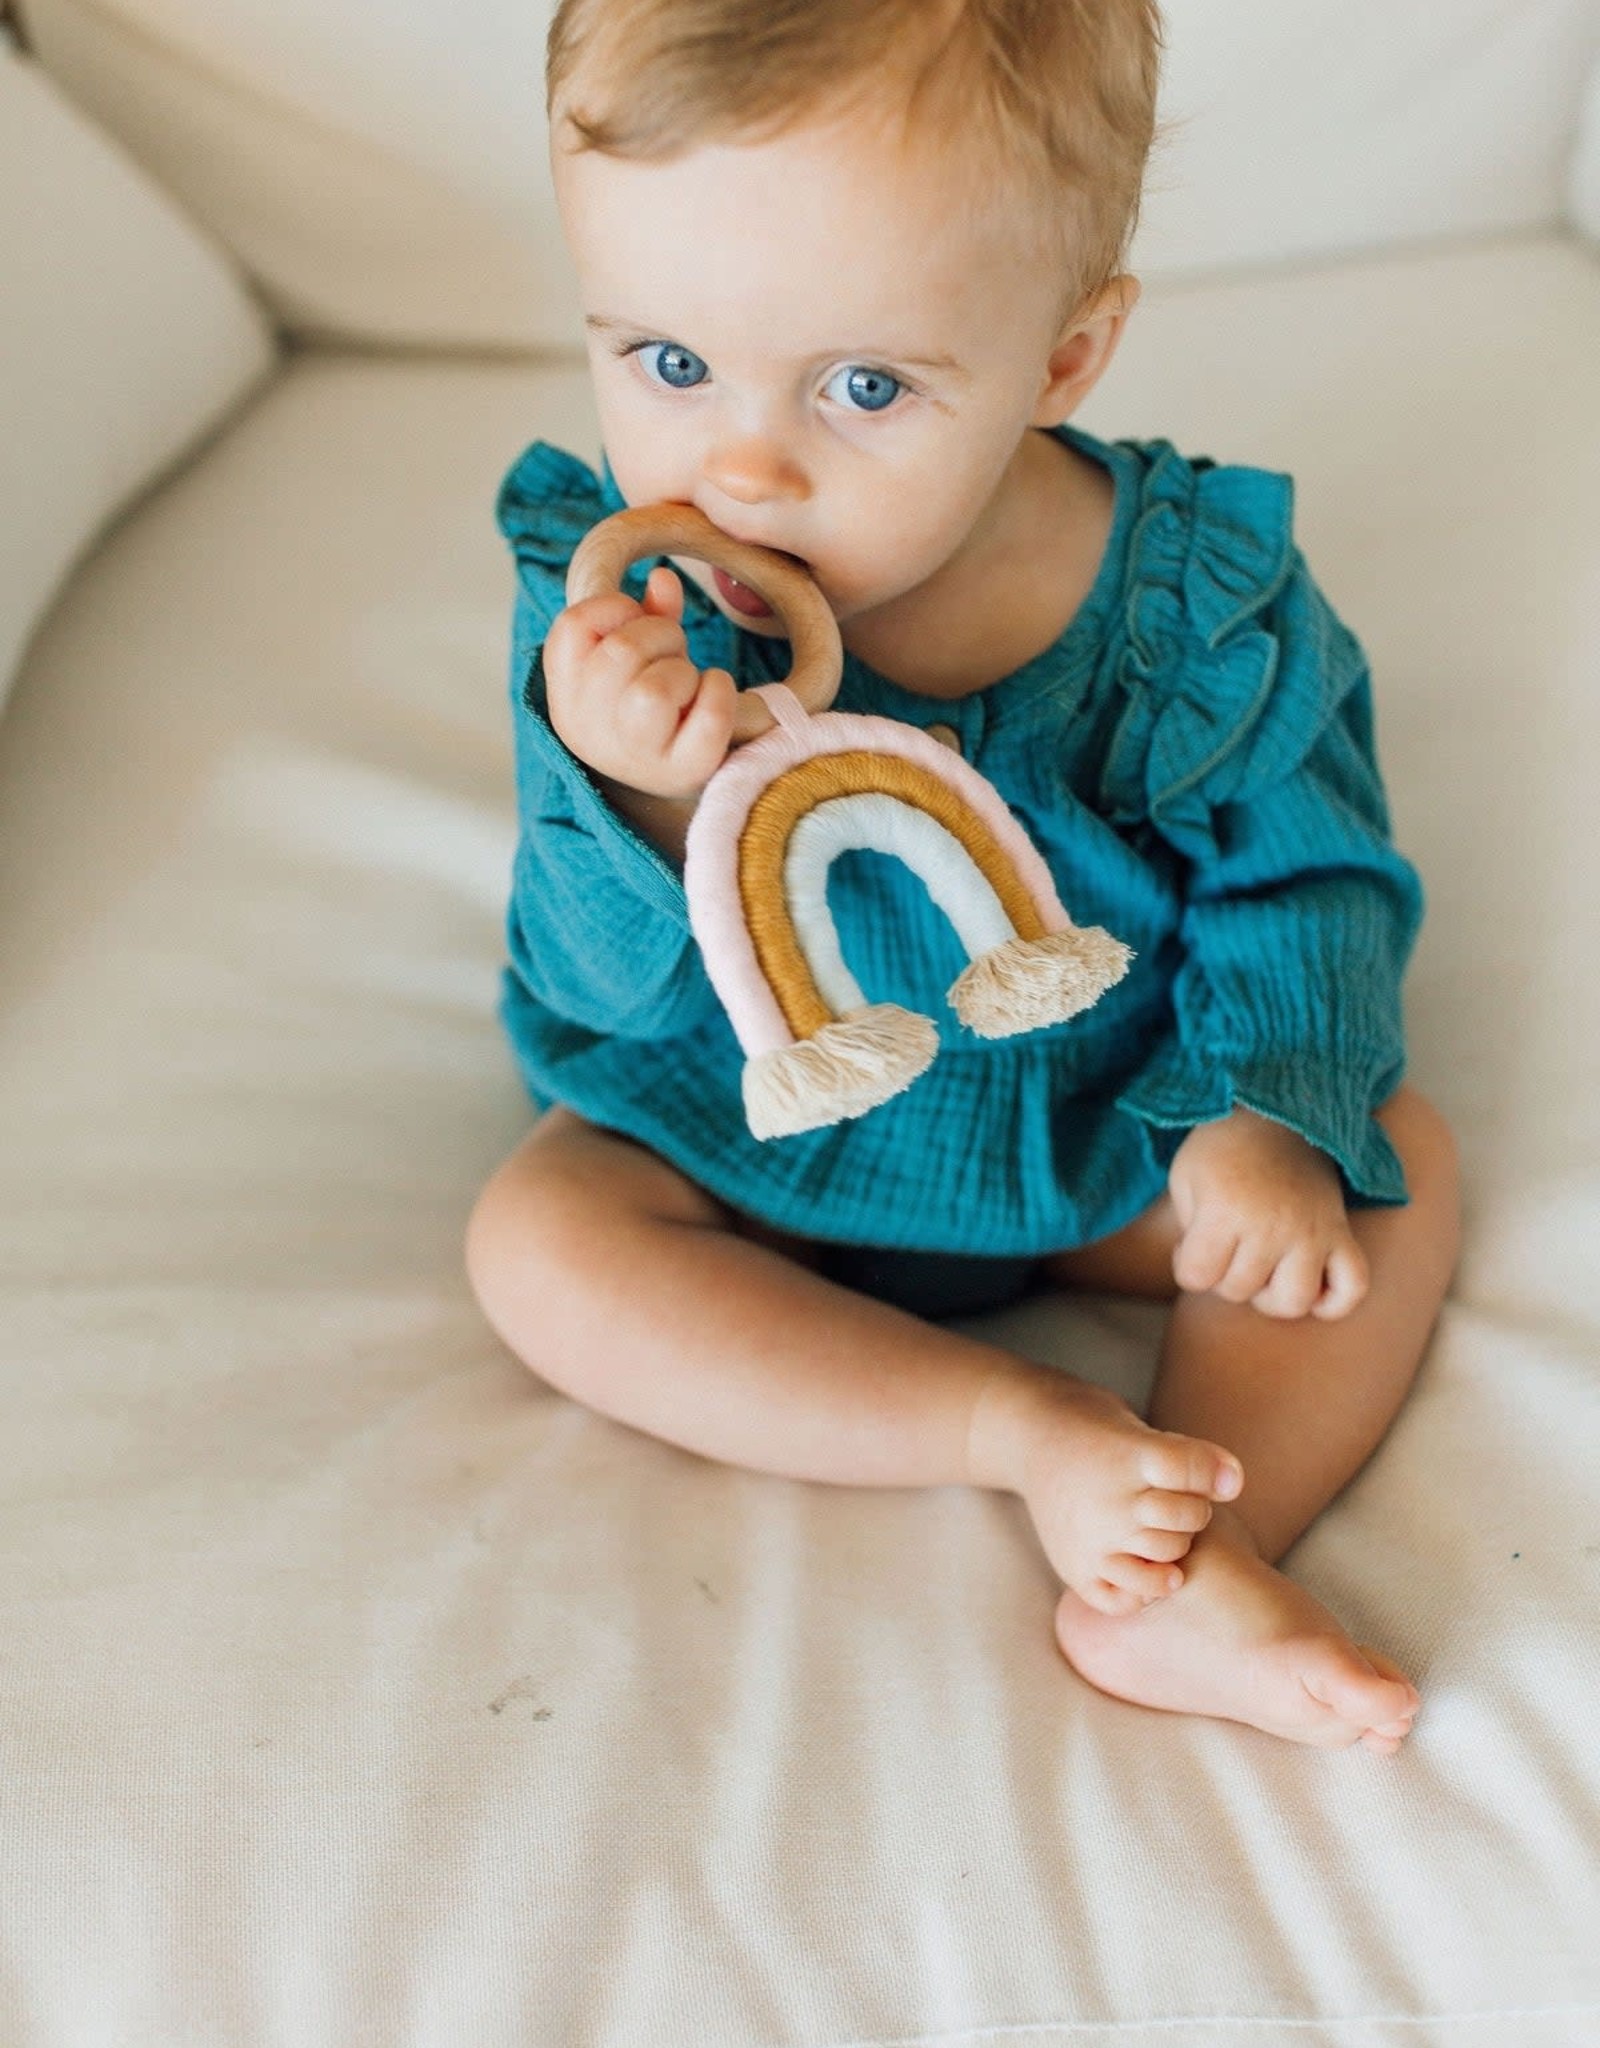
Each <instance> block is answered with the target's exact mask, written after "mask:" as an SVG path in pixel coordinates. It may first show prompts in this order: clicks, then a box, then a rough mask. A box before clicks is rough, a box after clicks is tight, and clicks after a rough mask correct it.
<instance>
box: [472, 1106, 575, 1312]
mask: <svg viewBox="0 0 1600 2048" xmlns="http://www.w3.org/2000/svg"><path fill="white" fill-rule="evenodd" d="M592 1192H593V1191H592V1190H585V1188H584V1187H583V1185H582V1183H581V1181H580V1180H578V1179H576V1178H575V1177H574V1176H573V1174H572V1173H571V1172H570V1171H569V1169H568V1167H567V1164H566V1162H565V1160H564V1159H563V1157H562V1155H561V1152H560V1151H559V1149H558V1148H553V1147H548V1146H541V1145H539V1144H537V1143H536V1142H535V1140H534V1138H532V1137H530V1138H527V1139H524V1141H523V1142H522V1144H520V1145H519V1146H518V1147H517V1149H516V1150H515V1151H514V1152H513V1153H511V1155H510V1156H509V1157H508V1158H507V1159H506V1160H504V1161H503V1162H502V1164H501V1165H499V1166H498V1167H497V1168H496V1169H495V1171H494V1172H493V1173H492V1174H491V1175H490V1176H489V1179H488V1180H487V1181H486V1182H485V1183H484V1187H483V1190H482V1192H481V1193H480V1194H479V1196H478V1199H477V1201H476V1202H474V1204H473V1206H472V1213H471V1215H470V1216H469V1217H468V1219H467V1229H466V1242H465V1247H464V1249H465V1254H466V1267H467V1278H468V1280H469V1281H470V1283H471V1286H472V1291H473V1293H474V1294H475V1295H476V1296H477V1298H478V1304H479V1306H480V1307H481V1308H482V1310H483V1312H484V1314H485V1315H486V1316H487V1317H488V1319H489V1321H490V1322H491V1323H492V1324H493V1325H494V1327H495V1328H496V1329H497V1330H499V1331H500V1333H501V1334H502V1335H505V1334H506V1330H507V1327H508V1324H509V1323H510V1322H512V1321H513V1320H514V1319H520V1318H521V1317H522V1316H524V1315H525V1314H526V1312H527V1310H528V1308H529V1306H530V1304H532V1303H534V1302H537V1301H538V1300H539V1299H541V1298H548V1292H549V1290H550V1289H552V1288H560V1287H564V1286H571V1285H572V1284H573V1282H574V1281H575V1280H577V1279H578V1278H579V1277H580V1275H581V1272H582V1261H581V1259H580V1258H578V1257H577V1256H575V1254H576V1253H577V1252H578V1251H579V1250H580V1249H581V1246H582V1244H583V1242H584V1234H585V1229H586V1226H585V1223H584V1220H583V1212H584V1211H585V1209H586V1208H587V1207H588V1206H589V1201H588V1199H587V1197H588V1196H589V1195H592Z"/></svg>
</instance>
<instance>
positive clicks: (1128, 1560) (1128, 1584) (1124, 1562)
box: [1105, 1550, 1183, 1604]
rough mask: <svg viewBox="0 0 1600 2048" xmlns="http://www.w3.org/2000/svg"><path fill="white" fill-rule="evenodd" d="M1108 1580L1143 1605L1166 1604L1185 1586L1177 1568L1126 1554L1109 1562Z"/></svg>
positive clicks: (1106, 1568)
mask: <svg viewBox="0 0 1600 2048" xmlns="http://www.w3.org/2000/svg"><path fill="white" fill-rule="evenodd" d="M1105 1576H1106V1578H1107V1580H1108V1581H1109V1582H1110V1583H1111V1584H1112V1585H1113V1586H1118V1587H1120V1588H1121V1589H1122V1591H1123V1592H1124V1593H1131V1594H1132V1595H1133V1596H1134V1598H1135V1599H1136V1600H1137V1601H1139V1602H1140V1603H1141V1604H1144V1603H1147V1602H1149V1601H1151V1600H1163V1599H1165V1598H1166V1596H1167V1594H1169V1593H1176V1592H1177V1590H1178V1588H1179V1587H1180V1586H1181V1585H1182V1584H1183V1573H1182V1572H1181V1571H1179V1570H1178V1569H1177V1568H1176V1566H1175V1565H1172V1564H1151V1563H1150V1562H1149V1561H1148V1560H1147V1559H1145V1558H1142V1557H1135V1556H1133V1555H1132V1553H1131V1552H1129V1551H1126V1550H1119V1551H1118V1552H1117V1554H1116V1556H1115V1557H1108V1558H1107V1559H1106V1562H1105Z"/></svg>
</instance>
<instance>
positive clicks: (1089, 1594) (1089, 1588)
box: [1072, 1579, 1150, 1616]
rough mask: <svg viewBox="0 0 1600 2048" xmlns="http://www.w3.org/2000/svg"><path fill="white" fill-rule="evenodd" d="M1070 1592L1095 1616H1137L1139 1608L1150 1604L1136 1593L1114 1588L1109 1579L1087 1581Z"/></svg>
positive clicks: (1119, 1587)
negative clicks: (1091, 1610)
mask: <svg viewBox="0 0 1600 2048" xmlns="http://www.w3.org/2000/svg"><path fill="white" fill-rule="evenodd" d="M1072 1590H1073V1592H1075V1593H1076V1594H1077V1596H1078V1598H1079V1599H1080V1600H1081V1601H1082V1602H1083V1604H1084V1606H1085V1607H1092V1608H1093V1609H1094V1610H1095V1612H1096V1613H1097V1614H1110V1615H1116V1616H1122V1615H1128V1614H1137V1613H1138V1612H1139V1610H1140V1608H1142V1607H1148V1606H1149V1604H1150V1603H1149V1602H1148V1601H1147V1600H1143V1599H1141V1598H1140V1596H1139V1595H1138V1594H1137V1593H1130V1592H1128V1591H1127V1589H1126V1588H1125V1587H1123V1586H1114V1585H1113V1584H1112V1583H1111V1581H1110V1580H1109V1579H1089V1580H1086V1581H1085V1583H1084V1584H1083V1585H1081V1586H1074V1587H1073V1588H1072Z"/></svg>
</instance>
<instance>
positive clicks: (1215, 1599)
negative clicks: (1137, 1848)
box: [1056, 1513, 1421, 1756]
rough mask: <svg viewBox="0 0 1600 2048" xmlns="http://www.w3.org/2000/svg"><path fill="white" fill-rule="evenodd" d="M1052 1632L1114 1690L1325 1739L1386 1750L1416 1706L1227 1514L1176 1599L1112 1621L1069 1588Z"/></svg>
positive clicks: (1070, 1655) (1070, 1656)
mask: <svg viewBox="0 0 1600 2048" xmlns="http://www.w3.org/2000/svg"><path fill="white" fill-rule="evenodd" d="M1056 1639H1057V1641H1058V1642H1059V1643H1060V1645H1061V1648H1062V1650H1063V1651H1064V1653H1065V1655H1066V1658H1067V1662H1068V1663H1069V1664H1071V1665H1072V1667H1073V1669H1074V1670H1075V1671H1077V1672H1079V1673H1080V1674H1081V1675H1082V1676H1083V1677H1084V1678H1086V1679H1088V1681H1089V1683H1090V1684H1091V1685H1095V1686H1098V1687H1099V1688H1100V1690H1101V1691H1102V1692H1108V1693H1111V1694H1113V1695H1114V1696H1115V1697H1116V1698H1118V1699H1124V1700H1132V1701H1133V1702H1134V1703H1135V1704H1136V1705H1139V1706H1145V1707H1160V1708H1163V1709H1165V1711H1166V1712H1168V1713H1173V1714H1208V1715H1212V1716H1215V1717H1216V1718H1217V1719H1219V1720H1224V1721H1244V1722H1246V1723H1248V1724H1249V1726H1250V1727H1252V1728H1262V1729H1265V1731H1266V1732H1267V1733H1268V1734H1269V1735H1282V1736H1284V1737H1286V1738H1287V1739H1288V1740H1289V1741H1290V1742H1308V1743H1312V1744H1314V1745H1315V1746H1316V1747H1318V1748H1320V1749H1348V1748H1349V1747H1350V1746H1351V1745H1352V1744H1353V1743H1356V1742H1360V1743H1363V1744H1364V1745H1365V1746H1366V1747H1367V1748H1368V1749H1372V1750H1376V1751H1378V1752H1379V1754H1380V1755H1384V1756H1387V1755H1389V1754H1391V1753H1392V1752H1393V1751H1394V1750H1397V1749H1398V1748H1399V1747H1400V1744H1401V1743H1402V1742H1403V1741H1404V1739H1405V1737H1406V1736H1407V1735H1409V1734H1410V1732H1411V1724H1412V1722H1413V1720H1414V1719H1415V1718H1416V1714H1417V1709H1418V1707H1419V1706H1420V1705H1421V1701H1420V1700H1419V1698H1418V1695H1417V1691H1416V1688H1415V1687H1414V1686H1413V1685H1411V1684H1410V1683H1409V1681H1408V1680H1407V1679H1406V1677H1405V1675H1404V1674H1403V1673H1402V1672H1401V1671H1400V1670H1399V1669H1398V1667H1397V1666H1395V1665H1394V1664H1392V1663H1390V1661H1389V1659H1388V1658H1387V1657H1383V1656H1380V1655H1379V1654H1378V1652H1377V1651H1375V1650H1363V1649H1358V1648H1357V1646H1356V1645H1355V1644H1354V1643H1352V1642H1351V1640H1350V1638H1349V1637H1348V1636H1347V1635H1346V1634H1345V1632H1344V1630H1343V1629H1342V1628H1340V1626H1339V1624H1338V1623H1337V1622H1336V1621H1335V1620H1334V1618H1333V1616H1332V1615H1331V1614H1330V1613H1329V1612H1328V1610H1327V1609H1326V1608H1325V1607H1324V1606H1322V1604H1321V1603H1320V1602H1319V1601H1317V1600H1313V1599H1312V1597H1311V1595H1310V1594H1309V1593H1307V1592H1306V1591H1305V1590H1304V1589H1303V1588H1302V1587H1300V1586H1297V1585H1296V1584H1295V1583H1294V1581H1293V1580H1292V1579H1286V1578H1285V1577H1284V1576H1283V1574H1282V1573H1281V1572H1278V1571H1274V1569H1273V1568H1272V1566H1271V1565H1269V1564H1267V1563H1266V1562H1265V1561H1264V1560H1263V1559H1262V1558H1261V1557H1259V1556H1258V1555H1257V1554H1256V1550H1255V1546H1254V1545H1253V1544H1252V1543H1251V1541H1250V1539H1249V1537H1248V1535H1247V1534H1246V1533H1245V1531H1244V1529H1243V1528H1242V1527H1241V1525H1240V1524H1239V1523H1238V1521H1237V1520H1236V1518H1234V1517H1233V1516H1232V1515H1228V1514H1226V1513H1225V1514H1224V1515H1223V1516H1221V1517H1219V1518H1218V1519H1217V1521H1216V1522H1215V1523H1214V1524H1213V1525H1212V1528H1211V1531H1210V1533H1209V1534H1208V1535H1207V1536H1206V1537H1205V1538H1204V1539H1203V1540H1202V1541H1200V1542H1197V1543H1196V1544H1195V1546H1194V1548H1193V1550H1192V1551H1191V1553H1190V1557H1189V1569H1188V1573H1187V1575H1186V1579H1185V1583H1184V1586H1183V1589H1182V1591H1181V1592H1180V1593H1179V1594H1178V1595H1177V1596H1176V1597H1175V1598H1174V1599H1171V1600H1164V1601H1162V1602H1161V1604H1160V1605H1159V1606H1157V1607H1151V1608H1149V1609H1148V1610H1146V1611H1145V1612H1142V1613H1138V1614H1131V1615H1128V1616H1126V1617H1122V1618H1117V1619H1113V1618H1111V1617H1108V1616H1107V1615H1105V1614H1097V1613H1096V1612H1095V1611H1094V1610H1093V1609H1092V1608H1091V1607H1089V1606H1087V1605H1086V1604H1085V1603H1084V1602H1083V1601H1082V1600H1080V1599H1079V1598H1078V1597H1077V1596H1076V1594H1074V1593H1073V1592H1071V1591H1068V1592H1066V1593H1064V1594H1063V1595H1062V1597H1061V1604H1060V1605H1059V1606H1058V1607H1057V1609H1056Z"/></svg>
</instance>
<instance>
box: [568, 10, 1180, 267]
mask: <svg viewBox="0 0 1600 2048" xmlns="http://www.w3.org/2000/svg"><path fill="white" fill-rule="evenodd" d="M1160 50H1161V19H1160V14H1159V12H1158V7H1157V0H561V4H560V6H559V7H558V8H557V10H556V14H555V18H554V20H553V21H552V22H551V25H550V39H549V61H548V67H547V72H546V81H547V91H548V100H549V107H550V113H551V122H552V133H553V134H556V135H557V136H558V137H559V139H560V142H561V143H562V144H563V145H565V146H569V147H575V148H578V149H593V150H597V151H600V152H601V153H602V154H605V155H608V156H618V157H631V158H636V159H643V160H646V161H648V160H650V159H652V158H668V157H672V156H676V155H678V154H680V153H681V152H682V151H684V150H686V149H689V148H692V147H694V146H695V145H697V144H700V143H707V142H727V141H731V140H735V139H752V140H753V139H765V138H770V137H772V136H776V135H779V134H781V133H783V132H784V131H785V130H786V129H789V128H792V127H794V126H797V125H798V124H799V123H800V122H802V121H803V120H805V119H807V118H808V117H810V116H813V115H817V114H821V113H824V112H830V111H834V110H840V111H843V110H845V109H847V108H849V107H851V106H853V105H854V104H856V103H858V102H860V101H864V100H877V101H879V102H880V103H881V101H882V100H883V98H884V96H885V94H886V93H888V94H890V95H896V94H897V95H898V96H899V99H900V103H901V107H902V109H903V112H904V116H905V119H906V122H907V126H908V128H909V127H911V126H913V125H914V124H916V125H920V127H921V129H922V130H923V132H926V133H930V134H938V135H941V136H943V135H950V136H953V137H958V138H959V139H960V141H962V142H964V143H965V144H966V145H967V146H968V147H975V149H976V151H977V152H978V156H977V161H979V162H981V163H982V164H983V165H984V167H985V171H986V172H988V171H991V170H993V169H995V168H998V170H999V171H1000V174H1001V176H1000V180H999V181H998V182H999V183H1001V184H1002V185H1003V186H1005V187H1006V188H1007V190H1006V192H1005V195H1004V196H1006V197H1008V198H1009V197H1013V196H1014V195H1015V193H1016V191H1017V190H1018V189H1020V191H1021V192H1022V193H1023V195H1024V196H1025V197H1026V198H1027V199H1028V200H1029V201H1031V202H1032V203H1033V204H1035V205H1036V206H1037V207H1038V208H1039V209H1040V213H1039V220H1040V225H1041V227H1042V228H1043V229H1044V231H1045V237H1046V246H1047V248H1048V249H1049V250H1050V251H1051V253H1052V254H1053V256H1054V257H1055V258H1056V260H1058V261H1060V262H1062V263H1063V265H1064V266H1065V269H1066V271H1067V273H1068V275H1067V277H1066V279H1065V282H1066V283H1067V285H1068V286H1069V287H1070V292H1069V303H1070V304H1071V305H1073V306H1076V305H1077V304H1078V303H1079V302H1080V301H1081V300H1083V299H1085V298H1087V297H1088V296H1090V295H1091V294H1093V293H1095V292H1098V291H1099V290H1100V289H1101V288H1102V287H1103V286H1104V285H1105V284H1106V283H1107V282H1108V281H1109V280H1110V279H1111V278H1112V277H1114V276H1115V275H1116V274H1117V272H1118V271H1119V270H1120V269H1121V267H1122V264H1123V261H1124V258H1125V256H1126V253H1127V246H1128V243H1129V241H1130V240H1131V238H1132V235H1133V229H1134V226H1135V223H1136V221H1137V219H1138V212H1139V194H1140V190H1141V187H1142V184H1143V180H1144V170H1145V163H1146V159H1147V157H1148V155H1149V152H1150V147H1151V144H1152V142H1153V140H1154V137H1155V101H1156V81H1157V73H1158V68H1159V62H1160ZM580 90H581V93H582V95H583V99H582V103H581V104H580V103H579V98H578V95H579V93H580ZM995 183H996V181H995V180H994V179H992V178H991V177H989V176H987V175H986V176H985V177H983V178H974V179H972V180H970V181H969V182H968V185H967V187H966V189H967V190H968V191H969V192H970V193H971V194H972V196H973V199H974V201H975V202H976V203H979V204H981V203H982V201H983V200H984V199H985V198H987V199H988V201H989V202H990V203H991V204H992V202H993V200H994V198H995V197H996V196H998V195H996V193H995V191H994V185H995Z"/></svg>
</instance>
